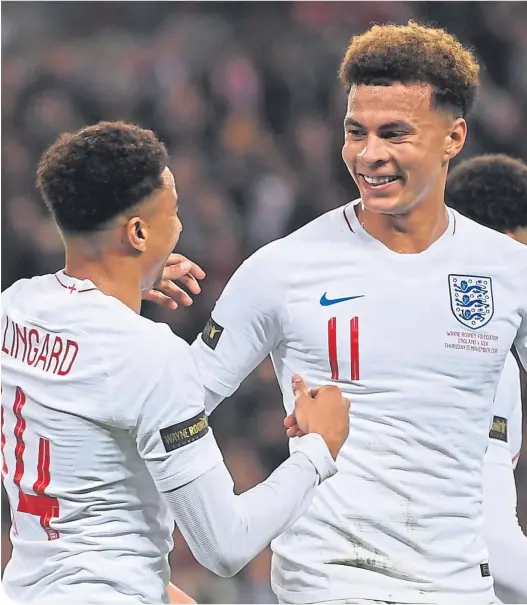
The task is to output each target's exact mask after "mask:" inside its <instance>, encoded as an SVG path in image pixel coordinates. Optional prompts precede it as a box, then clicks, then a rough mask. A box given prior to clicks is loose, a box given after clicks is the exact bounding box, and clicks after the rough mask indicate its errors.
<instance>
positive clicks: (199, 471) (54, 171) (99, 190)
mask: <svg viewBox="0 0 527 605" xmlns="http://www.w3.org/2000/svg"><path fill="white" fill-rule="evenodd" d="M167 164H168V156H167V151H166V148H165V146H164V145H163V144H162V143H161V142H160V141H159V140H158V139H157V138H156V136H155V135H154V133H153V132H151V131H149V130H144V129H141V128H139V127H137V126H133V125H130V124H125V123H122V122H101V123H99V124H97V125H94V126H88V127H86V128H83V129H81V130H79V131H78V132H75V133H68V134H63V135H62V136H60V137H59V139H58V140H57V141H56V142H55V143H54V144H53V145H52V146H51V147H50V148H49V149H48V150H47V151H46V152H45V153H44V155H43V157H42V159H41V162H40V165H39V168H38V173H37V185H38V188H39V190H40V192H41V193H42V196H43V198H44V200H45V202H46V204H47V205H48V207H49V209H50V210H51V212H52V214H53V216H54V218H55V220H56V222H57V225H58V226H59V229H60V231H61V234H62V237H63V240H64V245H65V250H66V265H65V269H64V270H62V271H58V272H57V273H56V274H53V275H43V276H39V277H35V278H33V279H30V280H26V279H23V280H20V281H18V282H16V283H15V284H13V285H12V286H11V287H10V288H8V289H7V290H6V291H5V292H3V294H2V303H3V304H2V457H3V467H2V475H3V479H4V485H5V488H6V491H7V494H8V497H9V501H10V505H11V512H12V521H13V523H12V532H11V540H12V543H13V552H12V557H11V560H10V561H9V563H8V565H7V567H6V569H5V573H4V577H3V589H4V590H5V592H6V594H7V595H8V596H9V597H11V598H12V599H14V600H16V601H19V602H22V603H53V604H60V603H62V604H69V603H99V604H102V603H145V604H146V603H168V602H169V599H170V595H172V596H174V597H175V598H176V599H177V600H178V602H180V600H179V599H180V598H181V597H182V596H184V597H185V598H186V595H183V594H182V593H178V592H177V590H175V589H174V587H170V588H169V590H168V591H167V585H168V579H169V573H170V570H169V566H168V559H167V556H168V553H169V552H170V550H171V548H172V532H173V528H174V520H176V521H177V524H178V526H179V528H180V529H181V531H182V533H183V535H184V537H185V539H186V540H187V542H188V544H189V546H190V548H191V550H192V552H193V553H194V555H195V556H196V558H197V559H198V561H200V562H201V563H202V564H203V565H205V566H206V567H208V568H209V569H211V570H213V571H214V572H216V573H218V574H220V575H224V576H231V575H233V574H235V573H237V572H238V570H239V569H240V568H241V567H242V566H244V565H245V564H246V563H248V562H249V561H250V560H251V559H252V558H253V557H254V556H256V555H257V554H258V553H259V552H260V551H261V550H262V549H263V548H264V547H265V546H266V545H267V544H268V543H269V542H270V541H271V539H272V538H274V537H275V536H277V535H278V534H279V533H280V532H282V531H283V530H284V529H286V528H287V527H288V526H289V525H290V524H291V523H293V522H294V521H295V520H296V519H297V518H298V517H299V516H300V515H301V514H302V512H303V511H304V510H305V509H306V508H307V506H308V505H309V504H310V502H311V500H312V498H313V496H314V493H315V491H316V489H317V486H318V484H319V483H320V482H322V481H324V480H325V479H327V478H329V477H330V476H332V475H333V474H335V472H336V470H337V469H336V466H335V463H334V459H335V458H336V456H337V454H338V451H339V449H340V447H341V446H342V444H343V442H344V440H345V439H346V437H347V434H348V424H349V416H348V408H349V403H348V401H347V400H345V399H343V398H342V395H341V392H340V390H339V389H338V388H336V387H334V386H330V387H327V388H325V389H322V390H321V391H320V392H317V394H316V397H315V396H311V395H310V394H309V393H308V391H307V387H306V386H305V384H304V383H303V381H302V379H301V378H300V377H296V378H294V379H293V390H294V392H295V401H296V405H297V410H296V411H297V416H298V418H299V422H300V423H301V424H302V426H303V428H304V429H305V430H306V431H307V432H309V433H310V434H309V435H306V437H305V438H304V439H303V440H302V442H301V444H300V447H299V451H298V452H295V453H294V454H292V455H291V457H290V458H289V459H288V460H286V461H285V462H284V463H283V464H282V465H281V466H280V467H279V468H278V469H277V470H276V471H275V472H274V473H273V474H272V475H271V476H270V477H269V478H268V479H267V480H266V481H264V482H263V483H262V484H260V485H258V486H256V487H255V488H253V489H251V490H249V491H247V492H245V493H243V494H240V495H235V494H234V491H233V482H232V479H231V476H230V475H229V472H228V470H227V468H226V467H225V464H224V463H223V459H222V456H221V453H220V451H219V449H218V446H217V444H216V441H215V439H214V436H213V434H212V431H211V430H210V428H209V426H208V419H207V415H206V414H205V411H204V408H205V395H204V392H203V387H202V384H201V381H200V377H199V372H198V369H197V366H196V363H195V362H194V360H193V358H192V355H191V351H190V347H189V345H188V344H187V343H186V342H184V341H183V340H182V339H181V338H178V337H177V336H175V335H174V334H172V332H171V331H170V329H169V328H168V326H167V325H165V324H160V323H154V322H152V321H150V320H148V319H146V318H144V317H141V316H140V315H139V311H140V307H141V296H142V292H143V291H147V290H149V289H150V288H151V287H152V285H153V284H154V283H155V282H156V280H157V279H158V277H159V275H160V273H161V272H162V270H163V266H164V265H165V262H166V260H167V257H168V255H169V254H170V253H171V251H172V250H173V248H174V246H175V245H176V243H177V241H178V239H179V235H180V232H181V229H182V225H181V221H180V219H179V216H178V196H177V193H176V188H175V184H174V177H173V175H172V173H171V171H170V169H169V168H168V167H167ZM183 276H185V277H186V278H187V279H188V280H190V279H191V278H192V277H193V274H192V273H191V272H190V273H186V274H185V273H183ZM173 293H174V291H172V294H173ZM169 593H170V595H169ZM188 602H192V600H190V599H188Z"/></svg>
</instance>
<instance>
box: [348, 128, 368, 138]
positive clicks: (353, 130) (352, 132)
mask: <svg viewBox="0 0 527 605" xmlns="http://www.w3.org/2000/svg"><path fill="white" fill-rule="evenodd" d="M346 134H349V135H350V136H351V137H353V138H354V139H358V138H360V137H362V136H364V132H363V131H362V130H359V129H358V128H346Z"/></svg>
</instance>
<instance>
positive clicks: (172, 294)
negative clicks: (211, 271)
mask: <svg viewBox="0 0 527 605" xmlns="http://www.w3.org/2000/svg"><path fill="white" fill-rule="evenodd" d="M204 277H205V271H203V269H202V268H201V267H200V266H199V265H197V264H196V263H193V262H192V261H191V260H189V259H188V258H187V257H186V256H183V255H182V254H176V253H173V254H171V255H170V256H169V257H168V259H167V262H166V264H165V268H164V269H163V275H162V276H161V279H160V280H159V281H158V282H157V283H155V284H154V287H153V288H152V289H151V290H147V291H146V292H143V300H149V301H150V302H153V303H156V304H158V305H161V306H162V307H165V308H167V309H177V308H178V307H179V305H184V306H185V307H189V306H190V305H191V304H192V298H190V296H189V295H188V294H187V293H186V292H185V290H183V289H182V288H180V287H179V286H178V285H177V284H176V283H175V282H176V281H177V282H180V283H181V284H183V285H184V286H186V287H187V288H188V289H189V290H190V292H192V294H199V293H200V292H201V288H200V285H199V283H198V280H199V279H203V278H204Z"/></svg>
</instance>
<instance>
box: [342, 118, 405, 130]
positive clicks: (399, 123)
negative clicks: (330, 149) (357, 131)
mask: <svg viewBox="0 0 527 605" xmlns="http://www.w3.org/2000/svg"><path fill="white" fill-rule="evenodd" d="M348 126H355V127H356V128H362V129H363V130H365V128H364V126H363V125H362V124H361V123H360V122H357V121H356V120H354V119H353V118H350V117H346V118H345V119H344V128H346V127H348ZM397 128H399V129H403V130H413V127H412V126H411V125H410V124H408V122H404V121H403V120H395V121H393V122H387V123H386V124H382V125H381V126H379V130H395V129H397Z"/></svg>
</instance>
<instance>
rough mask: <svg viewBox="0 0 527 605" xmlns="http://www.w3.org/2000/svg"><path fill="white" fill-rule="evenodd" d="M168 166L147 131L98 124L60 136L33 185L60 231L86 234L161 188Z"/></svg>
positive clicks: (164, 152)
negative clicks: (35, 184)
mask: <svg viewBox="0 0 527 605" xmlns="http://www.w3.org/2000/svg"><path fill="white" fill-rule="evenodd" d="M167 164H168V155H167V150H166V147H165V146H164V144H163V143H161V142H160V141H159V140H158V139H157V137H156V135H155V134H154V133H153V132H152V131H151V130H145V129H143V128H140V127H139V126H135V125H133V124H127V123H125V122H99V123H98V124H95V125H92V126H86V127H85V128H82V129H80V130H78V131H77V132H73V133H64V134H62V135H60V136H59V138H58V139H57V141H55V143H53V145H51V147H49V148H48V149H47V150H46V151H45V152H44V154H43V156H42V158H41V160H40V163H39V166H38V170H37V187H38V189H39V191H40V193H41V194H42V197H43V198H44V201H45V203H46V205H47V206H48V208H49V209H50V211H51V213H52V214H53V216H54V218H55V220H56V221H57V224H58V226H59V227H60V228H61V229H62V230H63V231H64V232H67V233H87V232H92V231H96V230H98V229H99V228H100V227H102V226H103V225H104V224H105V223H107V222H108V221H109V220H111V219H112V218H114V217H116V216H117V215H118V214H120V213H121V212H123V211H125V210H127V209H128V208H131V207H133V206H135V205H136V204H138V203H140V202H141V201H143V200H144V199H146V198H147V197H149V196H150V195H151V194H152V193H153V192H154V191H156V190H157V189H160V188H161V187H162V186H163V179H162V176H161V175H162V172H163V170H164V169H165V168H166V166H167Z"/></svg>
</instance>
